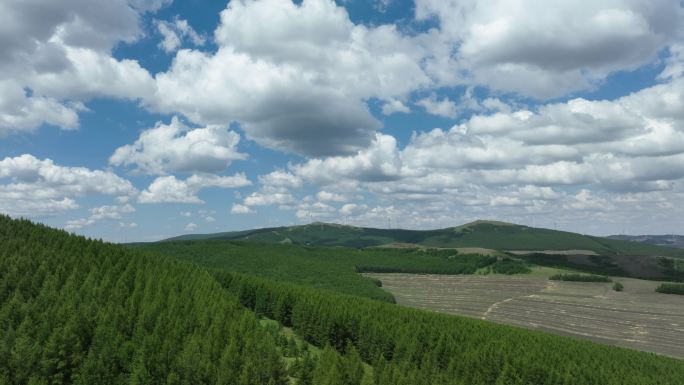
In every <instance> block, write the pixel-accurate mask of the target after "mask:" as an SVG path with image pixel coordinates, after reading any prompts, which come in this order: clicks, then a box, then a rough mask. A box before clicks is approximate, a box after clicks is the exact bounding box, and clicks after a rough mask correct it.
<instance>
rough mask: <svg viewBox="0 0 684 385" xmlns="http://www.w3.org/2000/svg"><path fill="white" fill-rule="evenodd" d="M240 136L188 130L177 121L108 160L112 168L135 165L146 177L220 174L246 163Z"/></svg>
mask: <svg viewBox="0 0 684 385" xmlns="http://www.w3.org/2000/svg"><path fill="white" fill-rule="evenodd" d="M239 142H240V135H239V134H237V133H235V132H233V131H229V130H228V129H226V128H225V127H220V126H209V127H205V128H189V127H187V126H185V125H184V124H183V123H182V122H181V121H180V120H179V119H178V118H176V117H174V118H172V119H171V123H169V124H168V125H166V124H163V123H161V122H159V123H157V124H156V125H155V127H154V128H150V129H148V130H145V131H143V132H142V133H141V134H140V137H139V138H138V140H136V141H135V142H134V143H133V144H129V145H125V146H122V147H119V148H117V149H116V151H114V154H112V156H111V157H110V158H109V163H110V164H112V165H115V166H129V165H135V166H136V168H137V170H138V171H140V172H143V173H146V174H153V175H163V174H167V173H173V172H205V173H208V172H219V171H223V170H225V169H226V168H227V167H228V165H230V162H231V161H233V160H238V159H245V158H246V155H245V154H242V153H240V152H238V150H237V145H238V143H239Z"/></svg>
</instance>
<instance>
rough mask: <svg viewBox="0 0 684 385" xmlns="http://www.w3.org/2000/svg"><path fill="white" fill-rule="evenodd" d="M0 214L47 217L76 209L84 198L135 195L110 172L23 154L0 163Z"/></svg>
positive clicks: (134, 192) (135, 191) (122, 181)
mask: <svg viewBox="0 0 684 385" xmlns="http://www.w3.org/2000/svg"><path fill="white" fill-rule="evenodd" d="M0 182H2V184H0V211H2V212H5V213H8V214H12V215H29V216H38V215H48V214H54V213H57V212H61V211H66V210H71V209H75V208H77V207H78V205H77V204H76V202H75V201H74V199H73V198H75V197H81V196H86V195H111V196H134V195H135V194H137V190H136V189H135V187H133V185H132V184H131V183H130V182H129V181H127V180H125V179H123V178H121V177H119V176H117V175H116V174H114V173H112V172H109V171H101V170H90V169H87V168H85V167H66V166H60V165H56V164H55V163H54V162H53V161H52V160H50V159H43V160H40V159H37V158H36V157H34V156H33V155H30V154H24V155H20V156H17V157H13V158H10V157H6V158H4V159H2V160H0Z"/></svg>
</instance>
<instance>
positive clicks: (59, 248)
mask: <svg viewBox="0 0 684 385" xmlns="http://www.w3.org/2000/svg"><path fill="white" fill-rule="evenodd" d="M0 246H1V247H0V384H12V385H20V384H22V385H23V384H48V383H49V384H65V385H66V384H83V385H85V384H121V385H123V384H130V385H138V384H168V385H180V384H236V385H252V384H272V385H285V384H293V383H298V384H341V385H342V384H344V385H360V384H364V385H365V384H369V385H373V384H376V385H380V384H397V385H400V384H406V385H408V384H417V383H426V384H428V383H429V384H435V385H452V384H470V385H485V384H495V383H497V384H499V383H500V384H514V383H519V384H527V383H534V384H537V385H546V384H548V385H551V384H559V383H563V384H567V385H586V384H615V385H617V384H621V385H632V384H633V385H639V384H654V383H658V384H663V385H670V384H671V385H676V384H682V383H684V362H682V361H679V360H676V359H670V358H666V357H660V356H656V355H653V354H646V353H641V352H636V351H631V350H627V349H620V348H614V347H608V346H602V345H597V344H594V343H589V342H586V341H579V340H574V339H572V338H568V337H561V336H555V335H550V334H545V333H540V332H534V331H527V330H523V329H519V328H514V327H508V326H504V325H499V324H495V323H490V322H485V321H480V320H471V319H466V318H461V317H453V316H446V315H441V314H435V313H432V312H425V311H418V310H412V309H407V308H403V307H400V306H396V305H392V304H388V303H383V302H380V301H374V300H370V299H365V298H361V297H356V296H349V295H342V294H336V293H332V292H329V291H326V290H316V289H311V288H303V287H301V286H295V285H291V284H287V283H275V282H273V281H270V280H266V279H261V278H255V277H250V276H246V275H240V274H236V273H232V272H229V271H226V270H213V271H209V270H206V269H204V268H201V267H198V266H196V265H192V264H186V263H181V262H177V261H174V259H172V258H170V257H167V256H162V255H159V254H152V253H147V252H143V251H141V250H136V249H131V248H127V247H123V246H118V245H112V244H107V243H104V242H101V241H96V240H90V239H86V238H83V237H77V236H74V235H70V234H68V233H66V232H64V231H59V230H54V229H50V228H47V227H45V226H41V225H35V224H33V223H30V222H28V221H23V220H12V219H9V218H8V217H5V216H0ZM272 258H278V255H277V254H273V255H272ZM259 317H268V318H269V319H272V320H276V321H278V323H279V325H282V326H286V327H288V328H290V329H289V330H292V331H294V332H295V333H296V334H297V335H298V336H299V337H300V338H301V339H303V340H305V341H306V342H307V343H310V344H313V345H315V346H317V347H318V348H321V350H320V351H318V352H313V353H312V352H310V351H309V348H308V347H307V346H306V345H301V344H299V343H298V342H297V341H296V340H293V339H290V340H287V339H286V338H285V337H284V336H283V334H281V333H280V332H278V331H277V330H276V331H275V333H273V332H272V331H271V330H270V329H271V328H270V327H269V328H267V327H265V326H264V324H263V323H262V322H259ZM278 327H280V326H276V328H278Z"/></svg>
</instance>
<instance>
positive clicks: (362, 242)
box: [167, 221, 684, 257]
mask: <svg viewBox="0 0 684 385" xmlns="http://www.w3.org/2000/svg"><path fill="white" fill-rule="evenodd" d="M198 239H223V240H240V241H249V242H261V243H282V244H290V243H291V244H298V245H311V246H346V247H357V248H359V247H372V246H385V245H393V244H402V245H415V246H424V247H434V248H457V247H483V248H488V249H496V250H507V251H508V250H530V251H539V250H588V251H591V252H594V253H597V254H601V255H628V256H629V255H633V256H646V255H649V256H656V255H657V256H670V257H684V250H680V249H673V248H668V247H662V246H657V245H649V244H644V243H636V242H629V241H623V240H617V239H609V238H601V237H593V236H588V235H581V234H576V233H571V232H566V231H556V230H549V229H543V228H534V227H528V226H522V225H515V224H510V223H505V222H495V221H476V222H472V223H468V224H466V225H463V226H458V227H450V228H446V229H438V230H402V229H375V228H365V227H354V226H345V225H338V224H330V223H320V222H317V223H312V224H309V225H303V226H289V227H274V228H264V229H256V230H248V231H237V232H226V233H216V234H194V235H182V236H179V237H175V238H170V239H168V240H167V241H178V240H198Z"/></svg>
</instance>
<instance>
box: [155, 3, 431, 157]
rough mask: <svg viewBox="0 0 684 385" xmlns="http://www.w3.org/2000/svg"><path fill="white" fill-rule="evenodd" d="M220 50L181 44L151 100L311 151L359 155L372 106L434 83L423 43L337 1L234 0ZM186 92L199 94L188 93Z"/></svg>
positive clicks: (277, 144)
mask: <svg viewBox="0 0 684 385" xmlns="http://www.w3.org/2000/svg"><path fill="white" fill-rule="evenodd" d="M214 35H215V42H216V44H217V45H218V50H217V51H216V52H215V53H206V52H200V51H197V50H181V51H178V53H177V54H176V56H175V58H174V61H173V64H172V66H171V68H170V69H169V70H168V71H166V72H164V73H160V74H157V76H156V81H157V95H156V97H154V98H152V99H149V100H147V105H148V106H149V107H150V108H151V109H153V110H155V111H161V112H173V113H181V114H183V115H184V116H186V117H187V118H188V119H190V120H192V121H193V122H195V123H198V124H225V122H229V121H237V122H239V123H240V125H241V127H242V129H243V130H244V131H245V133H246V135H247V137H248V138H250V139H253V140H255V141H257V142H258V143H260V144H262V145H264V146H267V147H270V148H275V149H279V150H283V151H287V152H294V153H298V154H302V155H305V156H329V155H337V154H351V153H354V152H355V151H357V150H358V149H361V148H365V147H367V146H368V145H369V143H370V142H371V141H372V139H373V137H374V133H375V131H376V130H377V129H378V128H380V126H381V124H380V122H379V121H378V120H377V119H375V118H374V117H373V116H372V115H371V114H370V112H369V111H368V107H367V106H366V103H365V101H366V100H368V99H370V98H379V99H383V100H390V99H392V98H394V97H397V96H403V95H406V94H408V93H410V92H411V91H413V90H414V89H416V88H418V87H422V86H427V85H428V84H430V83H431V80H430V78H429V77H428V76H427V75H426V74H425V73H424V71H423V70H422V68H421V65H420V60H421V57H422V53H421V50H422V49H421V48H420V46H418V45H417V44H415V42H413V41H412V38H409V37H405V36H402V35H401V34H400V33H399V32H398V31H397V30H396V28H395V27H394V26H392V25H385V26H379V27H373V28H369V27H365V26H362V25H354V24H353V23H352V22H351V21H350V20H349V16H348V14H347V12H346V10H345V9H344V8H343V7H339V6H337V5H335V4H334V2H332V1H326V0H306V1H303V2H302V3H301V4H294V3H292V2H289V1H275V0H269V1H262V2H252V1H249V2H248V1H233V2H230V3H229V4H228V6H227V8H226V9H225V10H224V11H223V12H221V22H220V24H219V26H218V28H217V29H216V31H215V34H214ZM188 95H192V96H191V97H188Z"/></svg>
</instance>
